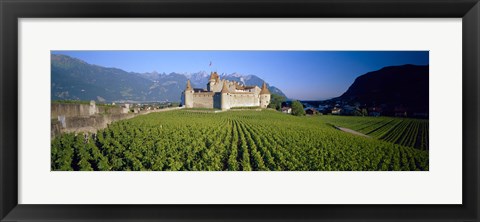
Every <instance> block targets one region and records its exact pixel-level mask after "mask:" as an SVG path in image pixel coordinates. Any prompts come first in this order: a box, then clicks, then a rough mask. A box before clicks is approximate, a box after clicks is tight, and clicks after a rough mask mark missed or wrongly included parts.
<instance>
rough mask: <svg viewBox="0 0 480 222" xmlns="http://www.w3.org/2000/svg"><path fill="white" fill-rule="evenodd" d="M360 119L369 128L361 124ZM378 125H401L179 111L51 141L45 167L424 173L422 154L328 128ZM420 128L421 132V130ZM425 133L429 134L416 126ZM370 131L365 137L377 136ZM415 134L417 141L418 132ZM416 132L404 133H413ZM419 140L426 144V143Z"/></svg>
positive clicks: (333, 118) (426, 161) (274, 114)
mask: <svg viewBox="0 0 480 222" xmlns="http://www.w3.org/2000/svg"><path fill="white" fill-rule="evenodd" d="M362 119H366V120H368V121H370V122H371V124H367V123H365V122H361V120H362ZM377 119H378V120H383V121H387V122H384V123H383V124H385V123H391V124H394V125H395V121H398V120H399V119H396V118H384V117H382V118H373V117H336V116H331V117H330V116H329V117H326V116H320V117H294V116H291V115H285V114H282V113H279V112H275V111H268V110H267V111H262V112H256V111H241V112H221V113H204V112H189V111H184V110H177V111H169V112H159V113H151V114H148V115H143V116H138V117H135V118H132V119H128V120H122V121H118V122H114V123H112V124H110V125H109V126H108V127H107V128H105V129H103V130H99V131H98V132H97V134H96V135H91V134H90V135H84V134H78V135H75V134H72V133H70V134H63V135H62V136H59V137H57V138H55V139H54V140H53V141H52V147H51V169H52V170H56V171H67V170H82V171H83V170H103V171H129V170H133V171H144V170H153V171H179V170H180V171H241V170H244V171H250V170H253V171H358V170H362V171H366V170H377V171H380V170H381V171H391V170H428V166H429V157H428V151H425V150H419V149H415V148H413V147H407V146H401V145H397V144H394V143H392V142H386V141H382V140H378V139H375V138H366V137H361V136H356V135H352V134H348V133H345V132H341V131H339V130H336V129H334V128H333V127H331V125H329V123H331V122H336V123H345V124H347V123H349V122H350V123H351V125H355V124H358V125H362V123H364V124H363V125H364V127H366V128H365V130H367V128H368V126H369V125H374V126H379V125H380V123H377ZM405 120H407V119H405ZM389 121H393V122H389ZM409 121H413V120H409ZM380 122H381V121H380ZM402 122H403V121H402ZM427 123H428V122H427ZM420 125H421V126H419V127H420V128H421V127H425V125H422V124H420ZM374 126H372V127H370V128H374ZM412 126H413V125H412ZM397 127H400V125H398V126H397ZM377 128H378V127H377ZM420 128H419V130H420ZM425 129H428V128H422V130H425ZM371 131H373V130H371ZM375 132H377V131H375ZM375 132H372V133H371V134H369V135H376V134H375ZM415 132H417V133H420V135H423V134H422V133H421V132H420V131H415ZM415 132H410V133H407V134H408V135H414V134H415ZM392 133H393V132H392ZM404 133H405V131H398V133H397V134H392V136H393V135H398V134H404ZM378 135H383V134H378ZM385 135H390V134H385ZM381 138H383V137H381ZM409 138H412V137H411V136H410V137H409ZM419 138H420V137H419ZM392 140H393V138H392ZM397 140H399V141H401V140H404V143H405V144H407V143H408V142H407V141H410V140H408V139H404V138H403V137H402V136H400V137H398V138H397ZM420 141H422V142H423V143H426V141H428V139H427V140H424V139H421V140H420ZM410 143H411V141H410Z"/></svg>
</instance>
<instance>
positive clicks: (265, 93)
mask: <svg viewBox="0 0 480 222" xmlns="http://www.w3.org/2000/svg"><path fill="white" fill-rule="evenodd" d="M268 104H270V91H269V90H268V88H267V84H265V82H263V85H262V90H261V91H260V108H262V109H265V108H267V106H268Z"/></svg>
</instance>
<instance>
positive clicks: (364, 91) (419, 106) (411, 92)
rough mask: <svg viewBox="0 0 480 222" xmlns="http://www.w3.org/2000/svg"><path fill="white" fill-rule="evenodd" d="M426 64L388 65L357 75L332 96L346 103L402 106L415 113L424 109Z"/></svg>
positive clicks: (427, 74)
mask: <svg viewBox="0 0 480 222" xmlns="http://www.w3.org/2000/svg"><path fill="white" fill-rule="evenodd" d="M428 76H429V67H428V65H426V66H419V65H402V66H389V67H384V68H382V69H380V70H377V71H373V72H369V73H366V74H364V75H361V76H359V77H357V78H356V79H355V81H354V82H353V84H352V85H351V86H350V87H349V88H348V90H347V91H346V92H345V93H344V94H343V95H341V96H340V97H338V98H336V99H340V100H343V101H347V102H349V103H354V102H358V103H361V104H367V105H385V106H388V107H390V108H391V109H393V107H395V106H400V105H401V106H404V107H406V108H408V109H409V110H412V111H415V112H428V101H429V100H428V97H429V93H428V91H429V88H428V82H429V81H428V80H429V77H428Z"/></svg>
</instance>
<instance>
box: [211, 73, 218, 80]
mask: <svg viewBox="0 0 480 222" xmlns="http://www.w3.org/2000/svg"><path fill="white" fill-rule="evenodd" d="M218 78H219V76H218V74H217V72H212V73H211V74H210V80H214V81H218V80H219V79H218Z"/></svg>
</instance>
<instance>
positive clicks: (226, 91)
mask: <svg viewBox="0 0 480 222" xmlns="http://www.w3.org/2000/svg"><path fill="white" fill-rule="evenodd" d="M221 92H222V93H228V92H229V91H228V87H227V82H226V81H225V80H224V81H223V87H222V91H221Z"/></svg>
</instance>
